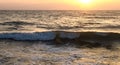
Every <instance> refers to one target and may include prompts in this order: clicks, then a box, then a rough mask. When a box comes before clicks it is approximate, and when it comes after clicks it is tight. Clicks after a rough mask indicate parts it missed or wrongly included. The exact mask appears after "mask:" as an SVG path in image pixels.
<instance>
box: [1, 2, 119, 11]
mask: <svg viewBox="0 0 120 65" xmlns="http://www.w3.org/2000/svg"><path fill="white" fill-rule="evenodd" d="M86 9H87V10H120V0H91V1H90V2H89V3H83V2H81V1H80V0H0V10H86Z"/></svg>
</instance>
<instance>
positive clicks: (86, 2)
mask: <svg viewBox="0 0 120 65" xmlns="http://www.w3.org/2000/svg"><path fill="white" fill-rule="evenodd" d="M80 2H81V3H83V4H89V3H91V0H80Z"/></svg>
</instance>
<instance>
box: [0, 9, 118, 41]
mask: <svg viewBox="0 0 120 65" xmlns="http://www.w3.org/2000/svg"><path fill="white" fill-rule="evenodd" d="M89 36H91V37H96V36H103V37H106V38H108V37H111V38H115V39H118V40H119V39H120V11H119V10H114V11H112V10H91V11H83V10H40V11H39V10H1V11H0V38H1V39H8V38H10V39H15V40H54V39H55V38H56V37H59V38H68V39H75V38H80V37H87V38H88V37H89Z"/></svg>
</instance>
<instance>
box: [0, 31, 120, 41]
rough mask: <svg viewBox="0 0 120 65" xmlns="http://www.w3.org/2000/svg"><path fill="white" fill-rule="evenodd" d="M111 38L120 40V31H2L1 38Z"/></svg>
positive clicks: (43, 39) (44, 39) (32, 39)
mask: <svg viewBox="0 0 120 65" xmlns="http://www.w3.org/2000/svg"><path fill="white" fill-rule="evenodd" d="M57 38H59V39H69V40H71V39H103V40H104V39H109V40H113V39H115V40H120V34H119V33H109V32H66V31H46V32H31V33H23V32H14V33H7V32H4V33H0V39H14V40H30V41H34V40H40V41H50V40H55V39H57Z"/></svg>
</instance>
